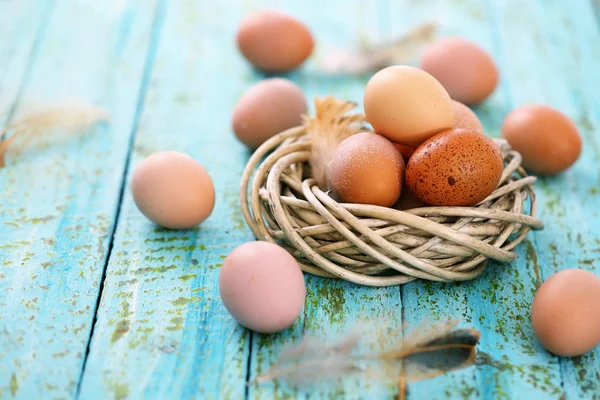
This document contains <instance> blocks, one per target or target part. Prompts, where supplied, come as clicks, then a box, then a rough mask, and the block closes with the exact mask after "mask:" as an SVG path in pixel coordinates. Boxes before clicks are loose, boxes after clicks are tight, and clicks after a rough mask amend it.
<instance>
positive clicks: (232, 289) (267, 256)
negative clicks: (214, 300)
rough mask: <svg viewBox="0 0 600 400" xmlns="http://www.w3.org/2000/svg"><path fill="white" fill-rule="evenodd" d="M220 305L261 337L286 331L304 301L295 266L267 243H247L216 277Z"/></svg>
mask: <svg viewBox="0 0 600 400" xmlns="http://www.w3.org/2000/svg"><path fill="white" fill-rule="evenodd" d="M219 293H220V294H221V300H222V301H223V305H224V306H225V308H226V309H227V311H229V313H230V314H231V315H232V316H233V318H234V319H235V320H236V321H238V322H239V323H240V324H241V325H243V326H245V327H246V328H248V329H251V330H253V331H256V332H261V333H273V332H279V331H281V330H284V329H286V328H287V327H289V326H290V325H292V323H294V321H295V320H296V319H297V318H298V316H299V315H300V313H301V312H302V307H303V306H304V299H305V298H306V285H305V283H304V276H303V275H302V270H301V269H300V266H299V265H298V262H297V261H296V259H295V258H294V257H292V255H291V254H289V253H288V252H287V251H285V250H284V249H283V248H281V247H279V246H277V245H276V244H273V243H268V242H248V243H244V244H242V245H241V246H239V247H237V248H236V249H235V250H234V251H233V252H231V254H229V255H228V256H227V258H226V259H225V261H224V262H223V267H222V268H221V272H220V274H219Z"/></svg>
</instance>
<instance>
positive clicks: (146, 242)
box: [81, 0, 252, 399]
mask: <svg viewBox="0 0 600 400" xmlns="http://www.w3.org/2000/svg"><path fill="white" fill-rule="evenodd" d="M238 17H241V10H236V8H235V7H232V5H231V4H227V3H216V2H213V1H210V0H206V1H177V2H162V5H161V7H160V15H159V22H158V30H159V31H160V34H158V33H157V34H156V35H155V36H154V37H153V43H152V45H151V46H152V47H156V55H155V57H154V61H153V63H152V64H153V67H152V70H151V74H150V78H149V86H148V91H147V93H146V94H145V97H144V100H143V110H142V112H141V115H140V120H139V125H138V127H137V131H136V136H135V143H134V147H133V152H132V155H131V162H130V164H129V168H128V177H127V181H128V182H129V179H130V176H131V172H132V171H133V169H134V168H135V166H136V165H137V163H139V162H140V161H141V160H142V159H144V158H145V157H146V156H147V155H149V154H151V153H154V152H157V151H160V150H175V151H182V152H186V153H188V154H190V155H191V156H192V157H194V158H195V159H197V160H198V161H199V162H200V163H201V164H203V165H204V166H205V167H206V169H207V170H208V172H209V174H210V175H211V177H212V179H213V182H214V184H215V189H216V192H217V200H216V202H217V204H216V206H215V209H214V211H213V213H212V215H211V217H210V218H209V219H208V220H206V221H205V222H204V223H203V224H202V225H201V226H200V227H199V228H196V229H190V230H184V231H169V230H165V229H161V228H158V227H156V226H154V225H153V224H152V223H150V222H149V221H148V220H146V219H145V218H144V217H143V216H142V215H141V214H140V213H139V211H138V210H137V209H136V207H135V205H134V203H133V200H132V198H131V194H130V191H129V187H127V188H126V190H125V196H124V199H123V203H122V206H121V212H120V215H119V220H118V226H117V230H116V235H115V240H114V247H113V251H112V253H111V257H110V261H109V264H108V268H107V272H106V281H105V283H104V292H103V296H102V302H101V304H100V308H99V310H98V320H97V322H96V326H95V329H94V335H93V338H92V346H91V349H90V355H89V359H88V361H87V365H86V369H85V375H84V377H83V382H82V388H81V397H82V398H125V397H128V398H169V399H175V398H201V399H222V398H231V399H239V398H243V396H244V392H245V381H246V361H247V357H248V337H249V334H248V332H247V331H245V330H244V329H242V328H241V327H240V326H238V325H237V324H236V323H235V322H234V321H233V320H232V319H231V318H230V316H229V314H228V313H227V311H226V310H225V309H224V307H223V305H222V303H221V302H220V300H219V293H218V289H217V278H218V275H219V267H220V266H221V264H222V262H223V259H224V258H225V256H226V255H227V254H228V253H229V252H230V251H231V250H233V248H234V247H235V246H236V245H238V244H240V243H243V242H245V241H248V240H251V239H252V237H251V234H250V230H249V228H247V227H246V226H245V224H244V222H243V218H242V216H241V213H240V211H239V205H238V198H239V194H238V187H239V177H240V176H241V173H242V170H243V167H244V164H245V160H246V159H247V156H248V152H247V150H246V149H245V148H244V147H243V146H242V145H241V144H239V143H237V142H236V140H235V137H234V136H233V135H232V133H231V132H230V125H229V124H230V122H229V121H230V112H231V109H232V107H233V105H234V102H235V100H236V99H237V97H238V96H239V95H240V94H241V92H242V90H243V88H244V87H245V86H247V85H248V83H249V82H245V81H244V75H245V73H247V72H246V71H247V70H246V68H245V66H244V65H243V63H242V62H241V61H240V58H239V55H238V53H237V51H236V49H235V48H234V47H233V46H231V43H232V39H233V36H232V34H233V32H234V31H235V26H236V23H237V19H238Z"/></svg>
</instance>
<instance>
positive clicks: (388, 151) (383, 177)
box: [329, 132, 404, 207]
mask: <svg viewBox="0 0 600 400" xmlns="http://www.w3.org/2000/svg"><path fill="white" fill-rule="evenodd" d="M329 173H330V175H329V176H330V180H331V186H332V188H333V190H334V191H335V193H336V194H337V195H338V196H339V197H340V198H341V199H342V200H343V201H345V202H348V203H361V204H372V205H377V206H383V207H391V206H392V205H393V204H394V203H396V201H398V198H399V197H400V194H401V193H402V183H403V181H404V159H403V158H402V154H400V152H399V151H398V149H397V148H396V147H395V146H394V144H393V143H392V142H390V141H389V140H387V139H386V138H384V137H383V136H380V135H378V134H376V133H373V132H361V133H357V134H355V135H353V136H350V137H349V138H347V139H345V140H344V141H343V142H342V143H340V145H339V146H338V147H337V148H336V150H335V152H334V154H333V157H332V160H331V162H330V163H329Z"/></svg>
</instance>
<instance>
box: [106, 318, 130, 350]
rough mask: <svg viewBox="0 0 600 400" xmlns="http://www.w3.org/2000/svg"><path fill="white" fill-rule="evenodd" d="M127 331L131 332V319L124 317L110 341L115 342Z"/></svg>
mask: <svg viewBox="0 0 600 400" xmlns="http://www.w3.org/2000/svg"><path fill="white" fill-rule="evenodd" d="M127 332H129V320H127V319H122V320H120V321H119V322H118V323H117V326H116V328H115V331H114V332H113V334H112V337H111V338H110V343H111V344H112V343H115V342H116V341H117V340H119V339H120V338H122V337H123V335H125V334H126V333H127Z"/></svg>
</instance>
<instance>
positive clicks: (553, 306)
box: [531, 269, 600, 357]
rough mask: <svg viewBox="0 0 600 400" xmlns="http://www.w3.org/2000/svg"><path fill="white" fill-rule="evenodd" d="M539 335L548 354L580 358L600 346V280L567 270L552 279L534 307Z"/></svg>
mask: <svg viewBox="0 0 600 400" xmlns="http://www.w3.org/2000/svg"><path fill="white" fill-rule="evenodd" d="M531 324H532V325H533V330H534V332H535V335H536V336H537V338H538V339H539V341H540V342H541V343H542V345H543V346H544V347H545V348H546V349H548V351H550V352H552V353H554V354H556V355H559V356H565V357H573V356H578V355H581V354H583V353H586V352H588V351H590V350H591V349H593V348H594V347H595V346H596V345H598V344H599V343H600V277H598V276H596V275H594V274H593V273H591V272H588V271H584V270H580V269H566V270H564V271H560V272H557V273H556V274H554V275H552V276H551V277H550V278H548V279H547V280H546V281H545V282H544V283H543V284H542V285H541V286H540V287H539V289H538V290H537V292H536V294H535V298H534V299H533V304H532V306H531Z"/></svg>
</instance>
